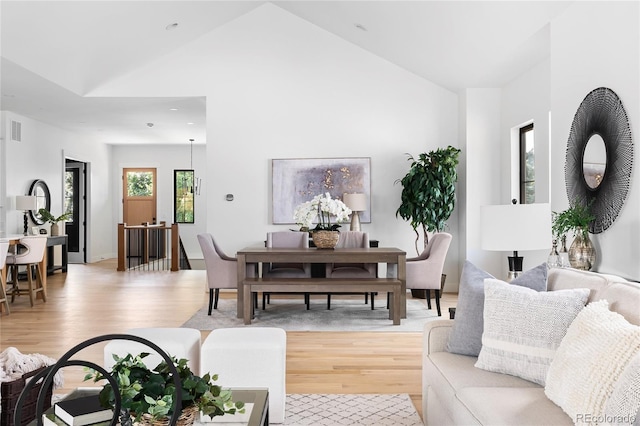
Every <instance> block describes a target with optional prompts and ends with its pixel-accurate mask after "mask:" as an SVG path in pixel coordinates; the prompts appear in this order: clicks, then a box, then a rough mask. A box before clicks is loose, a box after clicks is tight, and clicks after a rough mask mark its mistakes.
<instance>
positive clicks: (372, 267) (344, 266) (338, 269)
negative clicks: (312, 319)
mask: <svg viewBox="0 0 640 426" xmlns="http://www.w3.org/2000/svg"><path fill="white" fill-rule="evenodd" d="M368 247H369V234H368V233H366V232H361V231H340V239H339V240H338V244H337V245H336V248H368ZM325 276H326V277H327V278H377V276H378V264H377V263H327V264H326V266H325ZM369 296H371V309H372V310H373V309H374V296H375V293H374V292H372V293H365V303H368V299H369ZM327 309H331V293H329V294H328V295H327Z"/></svg>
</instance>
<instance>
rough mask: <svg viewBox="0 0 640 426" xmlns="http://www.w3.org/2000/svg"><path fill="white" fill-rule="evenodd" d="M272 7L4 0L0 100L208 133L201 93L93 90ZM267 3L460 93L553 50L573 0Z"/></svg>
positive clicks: (106, 130) (499, 80) (106, 131)
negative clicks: (553, 34)
mask: <svg viewBox="0 0 640 426" xmlns="http://www.w3.org/2000/svg"><path fill="white" fill-rule="evenodd" d="M264 3H269V2H262V1H207V0H203V1H177V0H175V1H115V0H113V1H24V0H21V1H6V0H3V1H2V2H0V23H1V27H0V37H1V39H0V42H1V51H0V53H1V56H2V61H1V62H0V71H1V74H0V88H1V91H2V98H1V99H0V102H1V105H0V108H1V109H3V110H8V111H13V112H15V113H18V114H21V115H24V116H27V117H31V118H34V119H38V120H40V121H43V122H47V123H50V124H54V125H56V126H59V127H62V128H67V129H69V130H78V131H87V132H91V133H93V134H99V135H101V139H103V140H104V141H105V142H107V143H112V144H127V143H135V144H140V143H181V142H183V141H184V140H185V135H189V138H194V139H195V140H196V143H198V142H200V141H204V140H206V136H205V135H206V134H205V127H206V123H205V100H204V99H203V98H193V97H183V98H144V99H140V98H94V97H86V96H84V95H85V94H87V93H89V92H90V91H91V90H93V89H95V88H97V87H100V86H101V85H103V84H106V83H108V82H109V81H112V80H113V79H116V78H118V77H121V76H123V75H126V74H127V73H129V72H131V71H132V70H135V69H137V68H139V67H141V66H143V65H145V64H147V63H149V62H151V61H153V60H154V59H156V58H158V57H160V56H163V55H166V54H168V53H170V52H172V51H174V50H176V49H178V48H180V47H181V46H183V45H185V44H187V43H189V42H191V41H193V40H195V39H196V38H198V37H200V36H202V35H204V34H206V33H209V32H211V31H214V30H215V29H216V28H218V27H220V26H222V25H225V24H226V23H228V22H230V21H232V20H234V19H238V18H239V17H241V16H242V15H244V14H246V13H249V12H251V11H252V10H253V9H255V8H257V7H260V6H262V5H263V4H264ZM270 3H272V4H273V5H275V6H277V7H280V8H282V9H284V10H286V11H288V12H290V13H292V14H293V15H295V16H297V17H299V18H300V19H303V20H306V21H308V22H309V23H310V24H312V25H316V26H318V27H320V28H322V29H324V30H326V31H328V32H330V33H332V34H334V35H337V36H339V37H341V38H342V39H344V40H345V42H348V43H353V44H355V45H357V46H359V47H361V48H363V49H365V50H367V51H369V52H371V53H372V54H374V55H377V56H379V57H380V58H382V59H384V60H387V61H390V62H392V63H394V64H396V65H398V66H400V67H402V68H404V69H406V70H407V71H409V72H412V73H414V74H416V75H418V76H420V77H423V78H425V79H427V80H429V81H432V82H434V83H436V84H438V85H441V86H443V87H445V88H447V89H449V90H452V91H457V90H460V89H462V88H469V87H501V86H503V85H504V84H506V83H508V82H509V81H511V80H513V79H514V78H515V77H517V76H518V75H520V74H521V73H522V72H524V71H526V70H528V69H530V68H531V67H532V66H534V65H535V64H537V63H539V62H540V61H542V60H544V59H545V58H547V57H548V55H549V48H550V46H549V31H550V30H549V23H550V21H551V19H552V18H553V17H554V16H556V15H557V14H559V13H562V11H563V10H564V9H565V8H566V7H567V5H568V4H569V3H570V2H560V1H531V2H527V1H274V2H270ZM147 123H152V124H153V126H151V125H148V124H147ZM159 123H162V126H156V124H159ZM187 123H191V124H187ZM161 129H162V130H161Z"/></svg>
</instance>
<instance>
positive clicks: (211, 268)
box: [198, 234, 255, 315]
mask: <svg viewBox="0 0 640 426" xmlns="http://www.w3.org/2000/svg"><path fill="white" fill-rule="evenodd" d="M198 242H199V243H200V249H202V254H203V256H204V264H205V267H206V269H207V286H208V288H209V312H208V315H211V309H212V308H213V309H218V298H219V296H220V289H221V288H235V289H237V288H238V261H237V259H236V258H235V257H231V256H227V255H226V254H225V253H224V252H223V251H222V249H221V248H220V247H219V246H218V244H217V243H216V241H215V239H214V238H213V235H211V234H198ZM254 276H255V272H254V269H253V266H251V265H247V277H254ZM254 302H255V299H254Z"/></svg>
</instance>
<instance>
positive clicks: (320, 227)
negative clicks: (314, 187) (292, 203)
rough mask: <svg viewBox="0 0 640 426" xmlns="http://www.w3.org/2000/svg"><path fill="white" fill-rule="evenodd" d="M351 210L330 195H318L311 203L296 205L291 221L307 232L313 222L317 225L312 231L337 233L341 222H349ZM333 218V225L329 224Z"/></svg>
mask: <svg viewBox="0 0 640 426" xmlns="http://www.w3.org/2000/svg"><path fill="white" fill-rule="evenodd" d="M350 214H351V209H350V208H349V207H347V206H346V204H344V203H343V202H342V201H340V200H338V199H335V198H331V194H329V193H328V192H327V193H326V194H320V195H316V196H315V197H313V199H312V200H311V201H305V202H304V203H302V204H300V205H298V206H297V207H296V208H295V210H294V212H293V219H294V220H295V222H296V223H297V224H298V225H300V228H301V229H304V230H308V229H310V228H311V225H312V223H313V221H314V220H316V219H318V224H317V225H316V227H315V228H314V229H313V230H314V231H337V230H338V228H340V225H338V224H339V223H341V222H346V221H347V220H349V215H350ZM332 217H335V223H333V224H331V218H332Z"/></svg>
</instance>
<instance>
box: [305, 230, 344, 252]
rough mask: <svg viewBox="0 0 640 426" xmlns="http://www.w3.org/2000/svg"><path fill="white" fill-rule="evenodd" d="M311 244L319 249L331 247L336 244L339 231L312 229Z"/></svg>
mask: <svg viewBox="0 0 640 426" xmlns="http://www.w3.org/2000/svg"><path fill="white" fill-rule="evenodd" d="M311 238H312V239H313V244H314V245H315V246H316V247H317V248H319V249H332V248H335V247H336V244H338V240H339V239H340V233H339V232H338V231H313V232H312V233H311Z"/></svg>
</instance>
